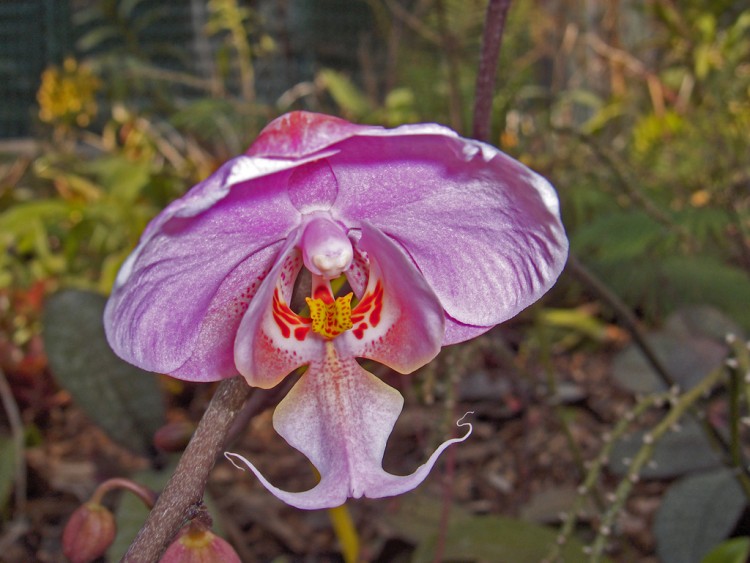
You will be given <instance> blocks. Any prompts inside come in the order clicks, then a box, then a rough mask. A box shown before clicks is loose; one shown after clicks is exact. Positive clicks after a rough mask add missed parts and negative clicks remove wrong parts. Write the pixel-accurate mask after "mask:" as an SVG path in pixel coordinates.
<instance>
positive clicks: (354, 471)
mask: <svg viewBox="0 0 750 563" xmlns="http://www.w3.org/2000/svg"><path fill="white" fill-rule="evenodd" d="M402 405H403V398H402V397H401V395H400V394H399V393H398V392H397V391H396V390H395V389H392V388H391V387H388V386H387V385H386V384H385V383H383V382H382V381H380V380H379V379H378V378H376V377H375V376H374V375H372V374H370V373H368V372H366V371H365V370H364V369H362V368H361V367H360V366H359V364H358V363H357V362H356V361H355V360H354V359H353V358H340V357H339V356H338V355H337V354H336V352H335V348H334V346H333V343H332V342H329V343H328V344H327V345H326V357H325V359H324V360H322V361H317V362H313V363H312V364H311V365H310V368H309V369H308V371H307V372H306V373H305V374H304V375H303V376H302V378H301V379H300V381H299V382H298V383H297V384H296V385H295V386H294V388H292V390H291V391H290V392H289V394H288V395H287V396H286V398H285V399H284V400H283V401H282V402H281V403H280V404H279V406H278V407H277V409H276V412H275V413H274V418H273V420H274V428H276V431H277V432H278V433H279V434H281V435H282V436H283V437H284V438H285V439H286V440H287V442H289V444H291V445H292V446H293V447H295V448H297V449H298V450H299V451H301V452H302V453H303V454H305V455H306V456H307V457H308V458H309V459H310V461H311V462H312V463H313V464H314V465H315V467H316V469H317V470H318V473H320V482H319V483H318V484H317V485H316V486H315V487H313V488H312V489H310V490H309V491H304V492H300V493H292V492H287V491H283V490H281V489H279V488H277V487H275V486H274V485H272V484H271V483H269V482H268V480H266V479H265V478H264V477H263V476H262V475H261V474H260V472H259V471H258V470H257V469H256V468H255V467H254V466H253V465H252V463H250V462H249V461H248V460H247V459H245V458H243V457H241V456H239V455H237V454H226V455H227V457H228V458H229V459H230V461H232V463H235V460H238V461H241V462H243V463H244V464H245V465H246V466H247V467H248V468H249V469H250V470H251V471H252V472H253V473H255V475H256V476H257V477H258V479H260V481H261V483H262V484H263V486H265V487H266V488H267V489H268V490H269V491H270V492H271V493H273V494H274V495H276V496H277V497H278V498H279V499H281V500H282V501H284V502H286V503H287V504H290V505H292V506H296V507H297V508H302V509H319V508H330V507H334V506H339V505H341V504H343V503H344V501H346V499H347V498H348V497H354V498H359V497H361V496H366V497H369V498H381V497H386V496H392V495H397V494H401V493H403V492H406V491H409V490H411V489H414V488H415V487H417V486H418V485H419V484H420V483H421V482H422V481H424V479H425V478H426V477H427V475H428V474H429V472H430V470H431V469H432V467H433V466H434V464H435V462H436V461H437V458H438V456H439V455H440V453H442V452H443V450H445V448H447V447H448V446H449V445H451V444H454V443H456V442H460V441H463V440H465V439H466V438H467V437H468V435H469V433H470V430H469V432H468V433H467V434H466V435H465V436H463V437H462V438H456V439H452V440H448V441H446V442H445V443H443V444H442V445H441V446H440V447H439V448H438V450H437V451H436V452H435V453H433V455H432V456H431V457H430V458H429V460H428V461H427V462H426V463H425V464H424V465H422V466H420V467H419V468H418V469H417V470H416V471H415V472H414V473H412V474H411V475H407V476H397V475H392V474H390V473H387V472H385V471H384V470H383V468H382V460H383V452H384V451H385V446H386V442H387V440H388V436H389V435H390V433H391V431H392V430H393V425H394V424H395V422H396V419H397V418H398V415H399V413H400V412H401V407H402Z"/></svg>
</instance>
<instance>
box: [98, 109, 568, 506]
mask: <svg viewBox="0 0 750 563" xmlns="http://www.w3.org/2000/svg"><path fill="white" fill-rule="evenodd" d="M567 248H568V243H567V239H566V237H565V232H564V229H563V227H562V224H561V221H560V216H559V209H558V200H557V196H556V194H555V191H554V189H553V188H552V186H551V185H550V184H549V183H548V182H547V181H546V180H544V179H543V178H542V177H541V176H539V175H538V174H536V173H534V172H532V171H531V170H529V169H528V168H526V167H525V166H524V165H522V164H521V163H519V162H517V161H515V160H513V159H512V158H510V157H508V156H507V155H505V154H503V153H502V152H500V151H498V150H497V149H495V148H493V147H492V146H489V145H487V144H484V143H480V142H477V141H473V140H468V139H464V138H461V137H459V136H458V135H457V134H456V133H454V132H453V131H451V130H449V129H447V128H445V127H442V126H439V125H435V124H420V125H404V126H401V127H397V128H395V129H390V130H389V129H383V128H381V127H375V126H363V125H355V124H351V123H348V122H346V121H344V120H341V119H338V118H334V117H330V116H326V115H320V114H314V113H307V112H293V113H289V114H286V115H284V116H282V117H280V118H278V119H276V120H275V121H273V122H272V123H271V124H269V125H268V126H267V127H266V128H265V129H264V130H263V131H262V132H261V134H260V136H259V137H258V138H257V140H256V141H255V143H254V144H253V145H252V146H251V147H250V149H249V150H248V151H247V152H246V153H245V154H244V155H242V156H238V157H236V158H234V159H233V160H230V161H229V162H227V163H226V164H224V165H223V166H222V167H221V168H220V169H218V170H217V171H216V172H215V173H214V174H213V175H211V176H210V177H209V178H207V179H206V180H204V181H203V182H201V183H200V184H198V185H197V186H195V187H194V188H192V189H191V190H190V191H189V192H188V193H187V194H186V195H185V196H184V197H182V198H180V199H178V200H176V201H174V202H173V203H172V204H170V205H169V206H168V207H167V208H166V209H165V210H164V211H163V212H162V213H161V214H159V215H158V216H157V217H156V218H155V219H154V220H153V221H152V222H151V223H150V224H149V226H148V227H147V228H146V231H145V232H144V234H143V237H142V239H141V242H140V244H139V245H138V247H137V248H136V249H135V251H134V252H133V253H132V254H131V255H130V257H129V258H128V259H127V260H126V261H125V263H124V264H123V266H122V268H121V270H120V272H119V274H118V276H117V279H116V282H115V287H114V290H113V293H112V297H111V298H110V300H109V302H108V304H107V308H106V312H105V325H106V330H107V335H108V338H109V342H110V344H111V346H112V348H113V349H114V350H115V352H116V353H117V354H119V355H120V356H121V357H122V358H124V359H126V360H127V361H129V362H131V363H133V364H135V365H137V366H139V367H141V368H144V369H147V370H150V371H155V372H160V373H165V374H169V375H171V376H174V377H177V378H180V379H185V380H190V381H215V380H219V379H222V378H228V377H233V376H235V375H237V374H241V375H242V376H243V377H244V378H245V379H246V380H247V383H248V385H251V386H253V387H260V388H266V389H267V388H271V387H274V386H275V385H277V384H278V383H279V382H280V381H282V380H283V379H284V378H285V377H287V376H288V375H289V374H290V372H292V371H293V370H295V369H296V368H299V367H301V366H307V370H306V371H305V373H304V374H303V375H302V376H301V378H300V379H299V381H298V382H297V383H296V384H295V386H294V387H293V388H292V390H291V391H290V392H289V393H288V394H287V396H286V397H285V398H284V399H283V400H282V401H281V403H280V404H279V405H278V407H277V408H276V411H275V413H274V415H273V425H274V428H275V429H276V431H277V432H278V433H279V434H280V435H281V436H282V437H284V438H285V439H286V440H287V442H289V444H291V445H292V446H293V447H295V448H296V449H298V450H299V451H301V452H302V453H303V454H305V455H306V456H307V457H308V458H309V459H310V461H311V462H312V463H313V464H314V465H315V467H316V469H317V471H318V473H319V474H320V481H319V483H318V484H317V485H316V486H315V487H313V488H312V489H310V490H308V491H303V492H286V491H283V490H281V489H279V488H277V487H275V486H274V485H272V484H271V483H269V482H268V481H267V480H266V479H265V478H264V477H263V476H262V475H261V473H260V472H259V471H258V470H257V469H256V468H255V466H253V465H252V463H250V462H249V461H247V460H246V459H244V458H241V457H240V456H236V455H235V454H229V455H230V457H231V458H233V459H234V460H237V461H241V462H243V463H245V464H246V465H247V467H248V468H249V469H250V470H251V471H253V472H254V473H255V475H256V476H257V477H258V479H260V481H261V482H262V484H263V485H264V486H265V487H266V488H267V489H268V490H269V491H271V492H272V493H273V494H274V495H276V496H277V497H278V498H280V499H281V500H283V501H285V502H287V503H288V504H290V505H293V506H296V507H299V508H304V509H315V508H326V507H333V506H337V505H340V504H342V503H343V502H344V501H345V500H346V499H347V498H348V497H355V498H358V497H361V496H367V497H370V498H380V497H385V496H391V495H396V494H400V493H402V492H405V491H408V490H411V489H413V488H415V487H416V486H417V485H419V484H420V483H421V482H422V481H423V480H424V479H425V477H426V476H427V474H428V473H429V471H430V470H431V468H432V466H433V465H434V464H435V462H436V460H437V458H438V456H439V455H440V453H441V452H442V451H443V450H445V448H446V447H448V446H449V445H450V444H452V443H455V442H457V441H461V440H463V439H465V438H466V436H468V434H466V435H465V436H463V437H461V438H455V439H452V440H448V441H447V442H445V443H444V444H442V445H441V446H440V447H439V448H438V449H437V451H436V452H435V453H434V454H433V455H432V456H431V457H430V458H429V460H428V461H427V462H426V463H425V464H424V465H422V466H421V467H419V468H418V469H417V470H416V471H415V472H414V473H412V474H411V475H407V476H396V475H392V474H390V473H387V472H386V471H384V470H383V468H382V458H383V452H384V450H385V446H386V442H387V440H388V436H389V435H390V433H391V431H392V429H393V426H394V424H395V422H396V419H397V418H398V416H399V414H400V412H401V408H402V406H403V398H402V397H401V395H400V394H399V393H398V392H397V391H396V390H395V389H393V388H391V387H389V386H388V385H386V384H385V383H383V382H382V381H381V380H380V379H378V378H377V377H375V376H374V375H372V374H370V373H369V372H367V371H366V370H364V369H363V368H362V367H361V366H360V365H359V363H358V362H357V358H366V359H369V360H374V361H376V362H380V363H382V364H385V365H387V366H388V367H390V368H392V369H394V370H396V371H398V372H401V373H409V372H412V371H414V370H416V369H417V368H419V367H421V366H423V365H425V364H426V363H428V362H429V361H430V360H432V359H433V358H434V357H435V356H436V355H437V353H438V352H439V351H440V348H441V347H442V346H445V345H448V344H453V343H457V342H461V341H464V340H467V339H470V338H473V337H475V336H478V335H480V334H482V333H484V332H485V331H487V330H489V329H490V328H491V327H493V326H495V325H497V324H498V323H501V322H503V321H505V320H506V319H509V318H510V317H513V316H514V315H516V314H517V313H518V312H519V311H521V310H522V309H524V308H525V307H527V306H529V305H530V304H531V303H533V302H534V301H536V300H537V299H539V297H541V296H542V295H543V294H544V293H545V292H546V291H547V290H548V289H549V288H550V287H551V286H552V284H553V283H554V282H555V280H556V279H557V277H558V275H559V274H560V272H561V270H562V268H563V265H564V263H565V260H566V257H567ZM303 268H305V269H306V270H308V271H309V272H310V274H311V278H312V284H311V286H312V287H311V291H310V295H309V296H308V297H307V299H306V302H307V304H308V306H309V314H304V315H303V314H301V311H300V310H294V309H292V308H291V306H290V303H291V300H292V293H293V290H294V287H295V281H296V280H297V277H298V275H299V273H300V271H301V270H302V269H303ZM342 275H343V276H345V277H346V281H348V284H349V287H350V288H351V293H348V294H346V295H343V296H336V295H334V293H333V291H332V289H331V282H332V281H333V280H336V279H337V278H340V277H341V276H342Z"/></svg>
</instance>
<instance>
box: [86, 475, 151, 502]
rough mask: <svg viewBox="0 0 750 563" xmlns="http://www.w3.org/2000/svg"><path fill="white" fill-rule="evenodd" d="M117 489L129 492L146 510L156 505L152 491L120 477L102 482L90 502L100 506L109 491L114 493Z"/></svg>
mask: <svg viewBox="0 0 750 563" xmlns="http://www.w3.org/2000/svg"><path fill="white" fill-rule="evenodd" d="M117 489H125V490H127V491H130V492H131V493H133V494H134V495H135V496H137V497H138V498H139V499H141V501H143V504H145V505H146V508H149V509H151V508H153V507H154V503H156V493H154V491H152V490H151V489H149V488H148V487H144V486H143V485H139V484H138V483H134V482H133V481H131V480H130V479H123V478H121V477H115V478H112V479H107V480H106V481H104V482H103V483H102V484H101V485H99V486H98V487H97V488H96V490H95V491H94V494H93V495H92V496H91V501H92V502H95V503H96V504H101V503H102V499H103V498H104V495H106V494H107V493H108V492H109V491H115V490H117Z"/></svg>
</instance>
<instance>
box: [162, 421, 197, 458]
mask: <svg viewBox="0 0 750 563" xmlns="http://www.w3.org/2000/svg"><path fill="white" fill-rule="evenodd" d="M193 432H195V424H193V423H192V422H190V421H187V420H180V421H176V422H169V423H167V424H165V425H164V426H162V427H161V428H159V430H157V431H156V433H155V434H154V445H155V446H156V447H157V448H159V449H160V450H162V451H165V452H181V451H182V450H184V449H185V448H186V447H187V445H188V442H190V438H192V437H193Z"/></svg>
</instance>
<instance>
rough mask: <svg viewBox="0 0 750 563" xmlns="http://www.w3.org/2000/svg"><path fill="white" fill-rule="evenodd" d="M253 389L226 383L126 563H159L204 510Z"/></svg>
mask: <svg viewBox="0 0 750 563" xmlns="http://www.w3.org/2000/svg"><path fill="white" fill-rule="evenodd" d="M250 393H251V388H250V387H248V385H247V383H246V382H245V380H244V379H243V378H241V377H234V378H232V379H227V380H224V381H222V382H221V383H220V384H219V386H218V388H217V389H216V393H215V394H214V396H213V398H212V399H211V402H210V403H209V405H208V408H207V409H206V412H205V414H204V415H203V418H202V419H201V421H200V424H198V428H197V429H196V430H195V434H194V435H193V438H192V439H191V440H190V443H189V444H188V447H187V448H186V449H185V452H184V453H183V454H182V457H181V458H180V462H179V463H178V464H177V469H175V472H174V474H173V475H172V478H171V479H170V480H169V483H167V486H166V487H165V489H164V492H162V493H161V495H160V496H159V499H158V500H157V501H156V505H155V506H154V508H153V510H151V512H150V513H149V515H148V518H147V519H146V523H145V524H144V525H143V528H141V531H140V532H138V535H137V536H136V538H135V540H134V541H133V543H132V544H131V546H130V549H128V552H127V553H126V554H125V557H124V558H123V561H124V562H125V563H152V562H153V561H158V560H159V558H160V557H161V555H162V553H163V551H164V550H165V549H166V547H167V544H168V543H169V542H170V540H171V539H172V538H173V537H174V535H175V534H176V533H177V532H178V531H179V529H180V528H181V527H182V526H183V525H184V524H185V521H186V520H187V519H188V518H189V517H190V514H191V513H192V512H193V511H194V510H195V508H197V507H199V506H200V503H201V502H202V499H203V492H204V490H205V488H206V483H207V482H208V474H209V472H210V471H211V469H212V468H213V466H214V463H215V461H216V457H217V456H218V455H219V453H220V452H221V450H222V448H223V447H224V443H225V441H226V437H227V434H228V433H229V430H230V429H231V427H232V423H233V422H234V420H235V418H236V417H237V414H238V413H239V412H240V410H241V409H242V406H243V405H244V404H245V401H246V399H247V398H248V397H249V396H250Z"/></svg>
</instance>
